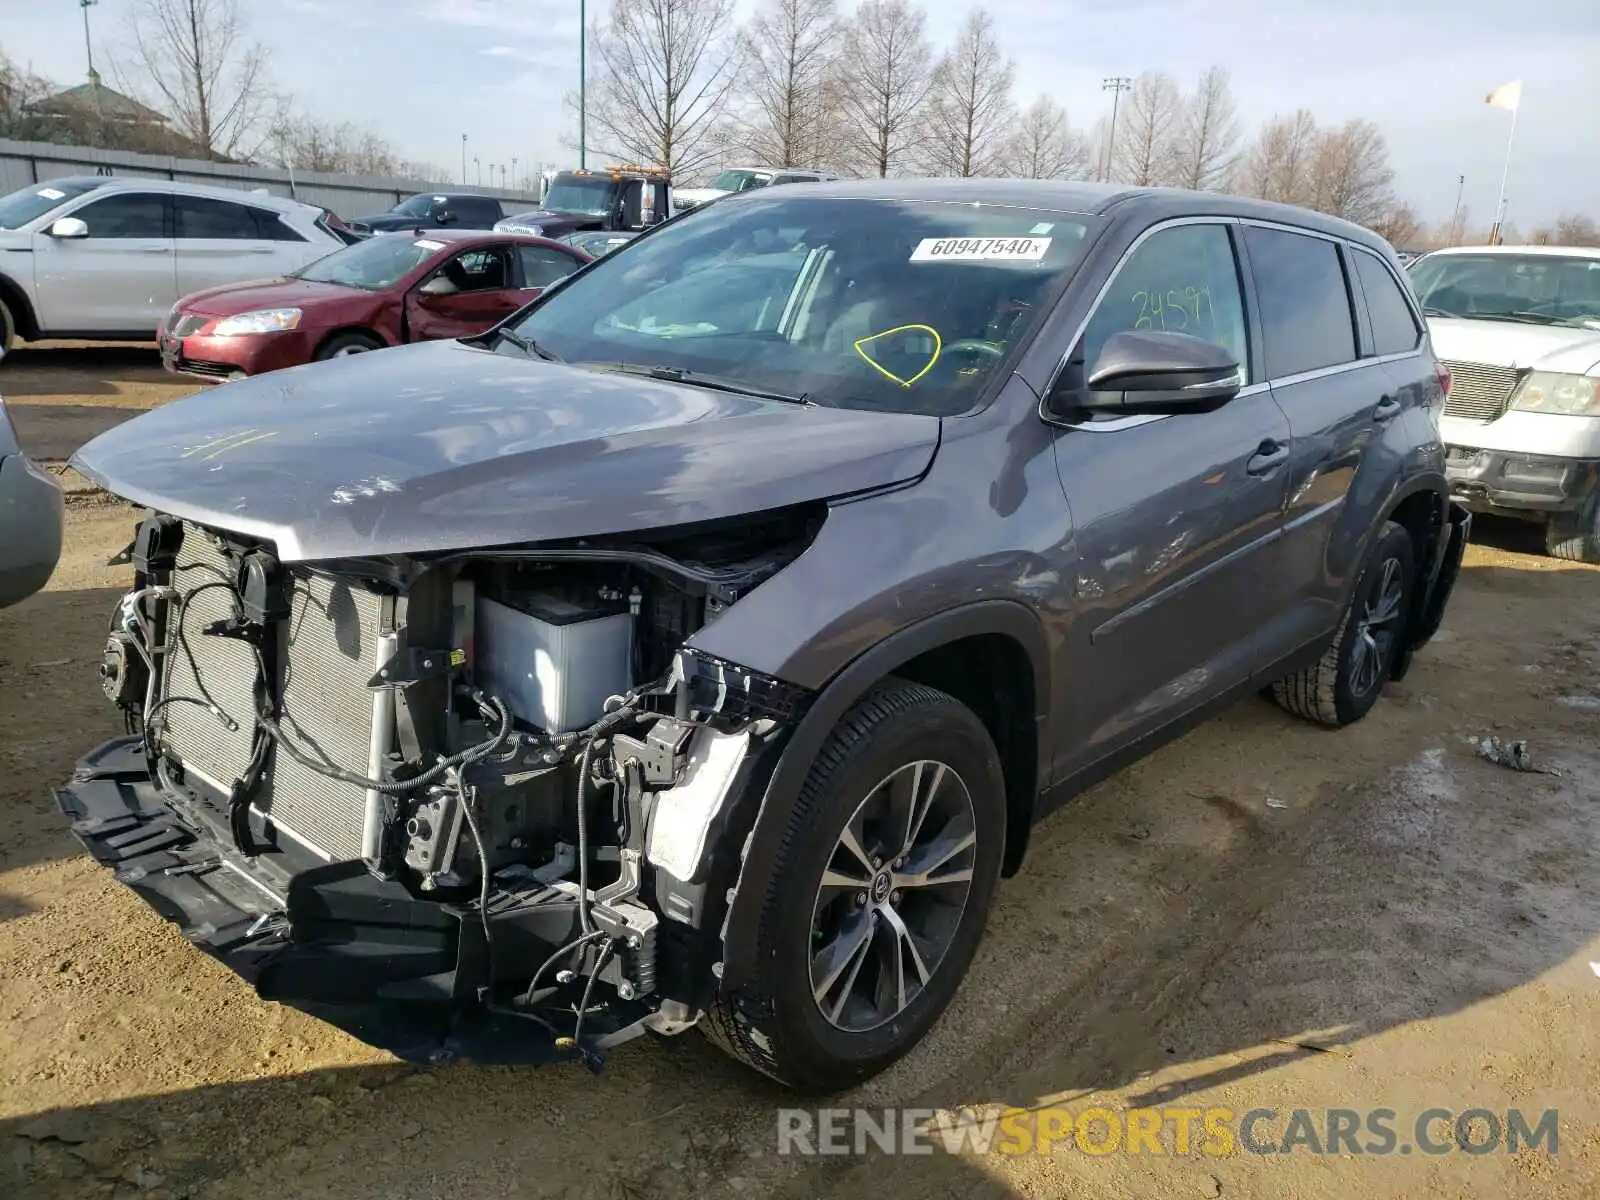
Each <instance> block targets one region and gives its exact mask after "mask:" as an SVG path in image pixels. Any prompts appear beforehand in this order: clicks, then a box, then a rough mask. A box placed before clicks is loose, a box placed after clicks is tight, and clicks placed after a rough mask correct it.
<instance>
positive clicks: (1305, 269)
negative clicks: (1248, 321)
mask: <svg viewBox="0 0 1600 1200" xmlns="http://www.w3.org/2000/svg"><path fill="white" fill-rule="evenodd" d="M1244 236H1245V245H1246V246H1248V247H1249V249H1250V273H1251V274H1252V275H1253V276H1254V277H1255V283H1256V296H1257V299H1258V300H1259V302H1260V305H1261V328H1262V338H1263V342H1264V345H1263V347H1262V349H1263V351H1264V353H1265V356H1266V364H1267V377H1268V378H1269V379H1283V378H1285V377H1287V376H1290V375H1299V374H1301V373H1302V372H1305V371H1317V370H1321V369H1323V368H1325V367H1334V366H1338V365H1340V364H1341V363H1348V362H1354V361H1355V359H1356V326H1355V317H1354V312H1353V310H1352V309H1351V307H1350V291H1349V288H1348V287H1347V285H1346V283H1345V277H1344V266H1343V264H1341V263H1340V261H1339V248H1338V246H1337V245H1335V244H1334V243H1333V242H1331V241H1328V240H1327V239H1326V238H1319V237H1312V236H1310V235H1308V234H1301V233H1291V232H1289V231H1288V230H1283V229H1268V228H1264V227H1262V226H1259V225H1250V226H1246V228H1245V235H1244Z"/></svg>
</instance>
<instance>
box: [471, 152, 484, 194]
mask: <svg viewBox="0 0 1600 1200" xmlns="http://www.w3.org/2000/svg"><path fill="white" fill-rule="evenodd" d="M472 169H473V170H474V171H476V172H477V173H478V186H479V187H482V186H483V164H482V163H481V162H479V161H478V156H477V155H476V154H474V155H473V156H472Z"/></svg>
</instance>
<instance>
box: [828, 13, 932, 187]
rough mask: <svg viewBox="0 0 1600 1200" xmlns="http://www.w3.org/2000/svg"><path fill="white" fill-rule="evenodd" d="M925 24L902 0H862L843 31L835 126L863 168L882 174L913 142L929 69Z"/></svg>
mask: <svg viewBox="0 0 1600 1200" xmlns="http://www.w3.org/2000/svg"><path fill="white" fill-rule="evenodd" d="M925 25H926V18H925V16H924V15H923V12H922V10H921V9H919V8H913V7H911V5H910V4H908V3H907V0H863V3H862V5H861V7H860V8H859V9H857V10H856V15H855V20H854V21H853V22H851V24H850V26H849V28H848V29H847V30H846V32H845V39H844V54H843V57H842V60H841V62H840V66H839V84H838V95H839V105H840V120H841V125H840V128H841V131H842V134H843V144H844V149H845V152H846V154H847V156H848V157H849V158H850V159H851V160H853V164H854V165H855V166H856V167H857V169H859V170H860V171H861V172H862V173H863V174H868V175H877V176H879V177H886V176H887V175H888V174H889V172H890V171H892V170H896V169H898V168H899V167H900V166H901V165H902V164H904V163H905V161H906V160H907V158H909V157H910V156H911V155H912V154H913V153H914V152H915V151H916V150H917V149H918V148H919V144H920V140H921V138H920V134H921V128H922V127H921V110H922V106H923V104H924V103H925V102H926V100H927V98H928V89H929V87H930V84H931V81H932V71H933V68H932V62H933V55H932V52H931V51H930V50H929V49H928V39H927V36H926V35H925V33H924V31H923V30H924V26H925Z"/></svg>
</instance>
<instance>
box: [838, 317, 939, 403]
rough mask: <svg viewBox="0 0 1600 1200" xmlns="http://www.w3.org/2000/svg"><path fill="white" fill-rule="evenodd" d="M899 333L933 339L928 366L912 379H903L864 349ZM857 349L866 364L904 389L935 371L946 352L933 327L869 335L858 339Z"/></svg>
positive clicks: (901, 327)
mask: <svg viewBox="0 0 1600 1200" xmlns="http://www.w3.org/2000/svg"><path fill="white" fill-rule="evenodd" d="M897 333H926V334H927V335H928V336H930V337H931V338H933V353H932V354H931V355H930V356H929V357H928V362H927V365H925V366H924V367H923V368H922V370H920V371H918V372H917V373H916V374H915V375H913V376H912V377H911V378H910V379H902V378H901V377H900V376H898V375H896V374H895V373H894V372H893V371H891V370H889V369H888V368H887V367H885V366H884V365H883V364H881V363H879V362H878V361H877V360H876V359H874V358H873V357H872V355H870V354H868V353H867V352H866V350H864V349H863V348H862V347H864V346H867V345H870V344H871V343H873V342H876V341H879V340H881V339H883V338H886V337H893V336H894V335H895V334H897ZM855 347H856V353H857V354H859V355H860V356H861V361H862V362H864V363H866V364H867V366H869V367H871V368H872V369H873V370H874V371H876V372H877V373H878V374H880V375H882V376H883V377H884V378H885V379H888V380H890V381H891V382H893V383H898V384H899V385H900V386H901V387H903V388H908V387H910V386H911V385H912V384H914V383H916V382H917V381H918V380H919V379H921V378H922V377H923V376H924V375H926V374H927V373H928V372H929V371H931V370H933V365H934V364H935V363H936V362H938V361H939V355H940V354H942V353H943V352H944V341H943V339H941V338H940V337H939V331H938V330H937V329H935V328H934V327H933V326H932V325H896V326H895V327H894V328H893V329H885V330H884V331H883V332H882V333H873V334H868V335H867V336H866V337H864V338H857V339H856V342H855Z"/></svg>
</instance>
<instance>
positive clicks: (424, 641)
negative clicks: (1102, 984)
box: [57, 179, 1471, 1091]
mask: <svg viewBox="0 0 1600 1200" xmlns="http://www.w3.org/2000/svg"><path fill="white" fill-rule="evenodd" d="M1448 386H1449V384H1448V376H1447V375H1446V374H1445V373H1444V372H1443V371H1442V370H1441V369H1440V367H1439V364H1438V362H1437V361H1436V359H1435V358H1434V354H1433V350H1432V347H1431V345H1430V342H1429V336H1428V332H1427V329H1426V327H1425V325H1424V323H1423V317H1422V313H1421V311H1420V310H1419V308H1418V305H1417V302H1416V298H1415V296H1414V295H1413V294H1412V293H1411V291H1410V289H1409V288H1408V286H1407V284H1406V282H1405V277H1404V275H1403V273H1402V272H1401V269H1400V266H1399V264H1398V262H1396V260H1395V256H1394V254H1393V252H1392V250H1391V249H1390V248H1389V246H1388V245H1387V244H1386V243H1385V242H1384V241H1383V240H1382V239H1380V238H1379V237H1377V236H1376V235H1374V234H1372V233H1370V232H1368V231H1366V230H1364V229H1361V228H1359V227H1357V226H1355V225H1353V224H1349V223H1347V222H1344V221H1340V220H1337V219H1334V218H1331V217H1327V216H1324V215H1321V214H1317V213H1311V212H1307V211H1304V210H1300V209H1295V208H1289V207H1285V206H1282V205H1275V204H1268V203H1263V202H1260V201H1252V200H1245V199H1241V198H1237V197H1229V196H1222V195H1216V194H1203V193H1194V192H1181V191H1169V190H1165V189H1155V190H1141V189H1134V188H1127V187H1121V186H1108V185H1092V184H1069V183H1054V182H1043V181H1031V180H977V179H973V180H883V181H879V180H872V181H867V182H856V183H817V184H814V185H807V186H805V187H772V188H764V189H761V190H759V191H754V192H751V193H749V194H745V195H735V196H730V197H727V198H724V199H721V200H718V201H716V202H715V203H714V204H713V205H711V206H709V207H708V208H707V209H705V210H697V214H696V215H690V216H688V218H687V219H675V220H673V221H672V222H670V223H669V224H667V225H664V226H663V227H662V228H660V229H658V230H656V231H654V232H653V233H651V234H650V235H649V236H648V237H644V238H641V239H639V241H638V242H637V243H636V244H634V245H632V246H629V247H628V252H627V253H626V254H616V255H612V256H609V257H607V258H603V259H600V260H599V261H598V262H596V263H594V264H592V265H591V266H590V267H588V268H586V269H584V270H583V271H581V272H579V273H577V274H575V275H573V276H572V277H571V278H570V279H568V280H567V281H566V282H565V283H563V284H562V285H561V286H560V287H557V288H553V289H551V290H550V291H549V292H547V293H546V294H545V295H544V296H542V297H541V298H540V299H539V300H538V301H536V302H535V303H533V304H531V305H529V306H528V308H527V309H526V311H524V312H522V313H519V314H518V315H517V316H515V317H514V318H512V319H510V320H508V321H506V322H504V323H503V324H501V325H500V326H497V327H496V329H495V330H493V331H491V332H490V333H488V334H485V335H483V336H482V337H478V338H471V339H463V340H457V341H441V342H432V343H428V344H424V345H417V346H407V347H403V348H401V349H398V350H393V351H390V352H387V353H384V354H377V355H369V356H366V357H362V358H356V359H353V360H345V361H340V362H336V363H329V364H327V365H326V366H325V367H323V368H321V369H319V370H316V371H308V372H305V373H303V374H301V375H300V376H299V377H298V378H297V380H296V387H295V388H294V396H293V401H294V402H293V403H292V404H285V403H284V402H283V396H282V391H283V389H281V388H279V387H277V386H275V385H274V383H273V382H272V381H271V380H260V381H246V382H244V383H241V384H237V385H234V386H230V387H227V388H224V389H222V390H221V391H220V392H218V393H216V394H214V395H210V396H205V397H197V398H192V399H184V400H178V401H176V402H174V403H171V404H167V405H165V406H163V407H161V408H158V409H156V410H154V411H152V412H150V413H148V414H145V415H142V416H140V417H137V418H135V419H134V420H132V421H129V422H126V423H125V424H122V425H119V426H118V427H116V428H115V429H113V430H111V431H109V432H107V433H104V434H102V435H101V436H100V437H98V438H97V439H96V440H95V441H93V442H91V443H90V444H89V445H88V446H86V447H85V448H84V449H83V450H82V451H81V452H80V453H79V454H78V455H77V457H76V458H75V459H74V465H75V466H76V467H77V468H78V470H79V471H81V472H82V473H83V474H84V475H85V476H87V477H88V478H89V479H91V480H93V481H94V482H95V483H97V484H99V485H100V486H102V487H104V488H106V489H107V490H108V491H110V492H111V493H113V494H114V495H117V496H120V497H123V498H125V499H127V500H130V501H132V502H134V503H136V504H139V505H143V506H148V510H149V511H148V512H147V513H146V515H145V517H144V519H143V521H142V522H141V523H140V525H139V527H138V529H137V536H136V538H135V542H134V549H133V551H132V553H131V555H130V557H131V560H132V565H133V568H134V578H133V580H132V586H133V589H134V590H133V591H132V592H130V594H129V595H128V596H127V597H126V598H124V600H123V601H122V604H123V606H124V607H129V606H131V607H133V608H134V609H136V610H137V611H138V612H140V613H141V614H142V616H143V621H141V622H139V623H123V624H119V625H118V626H117V628H116V629H115V630H114V631H113V640H112V643H111V644H110V645H108V647H107V659H106V661H107V664H108V666H107V669H106V671H105V672H104V674H105V687H106V691H107V693H108V695H110V697H111V698H112V699H113V700H114V701H115V702H116V703H117V704H118V705H119V706H121V707H122V708H123V709H124V710H125V715H126V716H127V717H128V719H129V721H130V723H131V727H132V728H134V729H135V730H137V731H138V732H136V733H135V734H134V735H133V736H131V737H129V738H126V739H122V740H119V741H114V742H111V743H107V744H106V745H104V746H102V747H100V748H99V749H97V750H94V751H92V752H91V753H90V754H89V755H88V757H87V758H86V759H85V760H84V761H83V763H82V765H81V766H80V768H79V769H78V771H77V772H76V774H75V775H74V777H73V778H72V779H71V780H70V781H69V782H66V783H64V784H63V786H62V787H61V788H60V789H59V790H58V792H57V797H58V801H59V804H60V807H61V809H62V811H63V813H64V815H65V816H66V817H67V818H68V819H69V820H70V821H71V822H72V829H73V831H74V833H76V835H77V836H78V837H79V838H80V839H81V840H82V841H83V842H84V843H85V845H86V846H87V847H88V848H89V850H90V851H91V852H92V853H93V854H94V856H95V857H96V858H97V859H98V860H100V861H101V862H103V863H107V864H111V865H114V866H115V867H116V868H117V878H118V879H119V880H122V881H124V882H125V883H126V884H127V885H128V886H130V887H132V888H133V889H134V890H135V891H136V892H138V893H139V894H141V895H142V896H144V897H145V898H146V899H147V900H148V901H150V903H151V904H152V905H154V907H155V908H156V909H157V910H159V911H160V912H161V913H162V914H163V915H165V916H167V917H168V918H169V919H171V920H174V921H177V922H178V923H179V924H180V925H182V926H183V928H184V930H185V932H186V933H187V935H188V936H189V937H190V938H191V939H192V940H193V941H194V942H195V943H196V945H197V946H199V947H201V948H203V949H205V950H207V951H209V952H210V953H212V954H214V955H216V956H217V957H218V958H219V959H221V960H222V961H224V962H226V963H227V964H228V965H229V966H231V967H232V968H233V969H234V970H236V971H238V972H239V973H240V974H241V975H243V976H244V977H245V978H246V979H249V980H250V981H252V982H253V983H254V984H255V986H256V988H257V989H258V991H259V992H260V993H261V994H262V995H264V996H266V997H268V998H271V999H274V1000H278V1001H281V1002H283V1003H287V1004H292V1005H297V1006H300V1007H303V1008H305V1009H307V1010H308V1011H311V1012H314V1013H316V1014H317V1015H318V1016H320V1017H322V1018H323V1019H326V1020H332V1021H336V1022H339V1023H340V1024H341V1025H343V1026H344V1027H345V1028H348V1029H351V1030H352V1031H354V1032H355V1033H356V1034H357V1035H358V1036H361V1037H364V1038H367V1039H370V1040H373V1041H375V1042H376V1043H377V1044H380V1045H384V1046H385V1047H387V1048H389V1049H391V1050H393V1051H394V1052H395V1053H397V1054H399V1055H401V1056H402V1057H407V1058H411V1059H414V1060H416V1061H435V1060H436V1059H437V1057H438V1056H439V1055H449V1054H453V1055H457V1056H460V1057H467V1058H488V1059H490V1060H498V1061H508V1060H515V1059H516V1058H517V1056H518V1055H521V1054H527V1055H528V1056H529V1057H536V1055H537V1053H538V1051H539V1048H541V1047H542V1050H543V1052H544V1055H545V1056H546V1058H549V1057H563V1056H564V1057H566V1058H568V1059H576V1058H577V1057H579V1056H582V1057H583V1058H584V1059H585V1061H587V1062H589V1063H590V1065H593V1066H597V1065H598V1063H599V1056H600V1055H601V1054H602V1053H603V1052H604V1051H605V1049H606V1048H607V1047H608V1046H611V1045H613V1044H615V1043H616V1042H619V1041H622V1040H625V1039H626V1038H628V1037H630V1036H635V1035H638V1034H640V1033H642V1032H644V1031H654V1032H657V1033H660V1034H677V1033H681V1032H683V1031H684V1030H686V1029H688V1028H690V1027H691V1026H693V1025H695V1024H700V1025H701V1026H702V1028H705V1029H706V1031H707V1032H708V1034H709V1035H710V1036H711V1038H712V1039H713V1040H714V1041H715V1042H716V1043H717V1044H718V1045H719V1046H721V1047H723V1048H724V1049H725V1050H727V1051H728V1052H729V1053H731V1054H732V1055H734V1056H736V1057H737V1058H739V1059H740V1060H742V1061H744V1062H746V1063H748V1064H750V1065H752V1066H754V1067H755V1068H756V1069H758V1070H760V1071H762V1072H764V1073H766V1074H767V1075H770V1076H772V1077H773V1078H775V1079H778V1080H780V1081H782V1082H784V1083H787V1084H789V1085H792V1086H796V1087H800V1088H803V1089H805V1090H808V1091H833V1090H837V1089H841V1088H844V1087H847V1086H850V1085H852V1084H854V1083H856V1082H859V1081H860V1080H862V1079H864V1078H867V1077H869V1076H871V1075H873V1074H874V1073H876V1072H878V1071H881V1070H883V1069H884V1068H885V1067H886V1066H887V1065H888V1064H890V1063H891V1062H893V1061H894V1060H896V1059H897V1058H899V1057H900V1056H901V1055H903V1054H905V1053H906V1052H907V1051H909V1050H910V1049H911V1048H912V1047H913V1046H915V1045H916V1044H917V1042H918V1041H919V1040H920V1039H921V1038H922V1037H923V1036H924V1034H926V1033H927V1032H928V1030H929V1029H930V1028H931V1027H932V1025H933V1024H934V1022H935V1021H936V1020H938V1019H939V1016H940V1014H941V1013H942V1012H943V1011H944V1010H945V1008H946V1007H947V1006H948V1005H949V1003H950V1001H951V999H952V998H953V996H954V995H955V993H956V990H957V988H958V986H959V985H960V983H961V980H962V978H963V976H964V975H965V974H966V972H967V969H968V966H969V964H970V963H971V962H972V960H973V957H974V954H975V953H976V951H977V948H978V944H979V941H980V939H981V937H982V934H983V928H984V924H985V922H986V920H987V919H988V916H989V912H990V905H991V901H992V899H993V897H994V894H995V889H996V886H997V883H998V881H999V879H1000V877H1001V876H1002V874H1010V873H1014V872H1016V871H1018V870H1019V869H1020V868H1021V867H1022V866H1023V864H1024V859H1025V853H1026V849H1027V843H1028V837H1029V831H1030V829H1031V827H1032V826H1033V824H1034V823H1035V822H1036V821H1037V820H1039V819H1040V818H1041V817H1042V816H1044V815H1045V814H1047V813H1049V812H1050V811H1051V810H1053V809H1055V808H1056V807H1058V806H1059V805H1061V804H1062V803H1063V802H1065V801H1066V800H1068V799H1070V798H1071V797H1072V796H1073V795H1075V794H1076V793H1078V792H1080V791H1082V790H1083V789H1084V788H1086V787H1088V786H1090V785H1091V784H1093V783H1094V782H1095V781H1097V780H1099V779H1103V778H1105V777H1106V776H1108V775H1109V774H1111V773H1112V772H1113V771H1115V770H1116V769H1118V768H1119V767H1120V766H1122V765H1125V764H1127V763H1129V762H1131V761H1133V760H1135V759H1137V758H1139V757H1140V756H1142V755H1145V754H1148V753H1149V752H1150V751H1151V750H1153V749H1154V748H1156V747H1157V746H1159V745H1161V744H1163V743H1165V742H1168V741H1170V740H1171V739H1173V738H1175V737H1177V736H1178V735H1180V734H1181V733H1184V732H1186V731H1187V730H1189V729H1191V728H1192V727H1193V726H1194V725H1195V724H1196V723H1198V722H1199V721H1200V720H1202V719H1203V718H1205V717H1206V716H1208V715H1210V714H1212V713H1214V712H1216V711H1218V710H1219V709H1220V708H1221V707H1222V706H1223V705H1225V704H1227V703H1230V702H1232V701H1233V700H1235V699H1238V698H1241V697H1246V696H1250V695H1252V694H1255V693H1257V692H1260V691H1262V690H1264V689H1266V690H1270V693H1271V695H1272V696H1273V697H1274V698H1275V699H1276V700H1277V702H1278V703H1279V704H1280V705H1282V706H1283V707H1284V708H1286V709H1288V710H1289V711H1290V712H1292V713H1295V714H1297V715H1299V716H1302V717H1304V718H1307V719H1309V720H1311V721H1314V722H1317V723H1320V724H1323V725H1327V726H1334V727H1338V726H1345V725H1349V724H1350V723H1352V722H1354V721H1358V720H1360V719H1361V718H1363V717H1365V716H1366V715H1367V714H1368V713H1369V712H1371V711H1372V710H1373V709H1374V706H1376V705H1377V704H1378V703H1379V697H1380V695H1381V694H1382V692H1383V690H1384V687H1385V685H1386V684H1387V683H1388V681H1390V680H1392V679H1398V678H1400V677H1401V676H1403V675H1404V674H1405V673H1406V671H1407V669H1408V667H1409V665H1410V663H1411V661H1412V655H1413V652H1414V651H1416V650H1417V648H1418V647H1420V646H1422V645H1423V644H1425V643H1426V642H1427V641H1428V639H1429V638H1430V637H1431V636H1432V634H1433V633H1434V632H1435V630H1436V629H1437V627H1438V625H1439V622H1440V620H1441V618H1442V616H1443V611H1444V608H1445V605H1446V602H1447V599H1448V597H1449V595H1450V593H1451V589H1452V587H1453V585H1454V583H1455V580H1456V578H1457V574H1458V571H1459V566H1460V558H1461V554H1462V551H1463V549H1464V546H1465V543H1466V536H1467V533H1468V531H1469V529H1470V525H1471V518H1470V516H1469V515H1468V514H1467V513H1466V511H1465V510H1464V509H1463V508H1461V506H1459V505H1454V504H1452V503H1451V502H1450V500H1449V491H1448V484H1447V481H1446V476H1445V457H1444V449H1443V446H1442V444H1441V442H1440V437H1439V428H1438V421H1439V411H1440V408H1441V405H1442V404H1443V402H1444V398H1445V395H1446V391H1447V389H1448ZM264 422H270V432H264V431H263V423H264ZM195 446H206V447H210V449H208V450H207V452H206V454H205V455H204V456H203V457H201V456H193V454H192V450H190V449H188V448H192V447H195ZM146 623H148V624H149V626H150V627H151V628H153V629H155V630H165V631H167V632H166V635H165V636H166V638H167V639H168V641H170V640H172V639H173V638H175V639H176V640H177V642H178V643H179V644H180V645H181V646H184V647H186V648H187V653H179V654H173V653H168V654H166V656H165V657H164V658H163V659H162V660H161V666H160V668H159V670H158V672H157V673H156V675H155V677H154V678H153V679H151V678H149V677H148V676H146V675H144V674H143V673H142V672H141V671H140V669H139V668H138V664H139V663H141V662H143V661H144V658H143V654H144V653H145V651H146V650H147V649H148V647H147V646H145V645H144V644H143V642H139V641H138V639H139V638H141V637H143V636H144V635H143V630H144V628H145V624H146ZM129 639H133V643H130V641H129ZM123 664H131V666H130V667H129V668H128V669H124V666H123ZM179 700H184V701H187V702H186V703H178V702H176V701H179ZM1346 749H1347V752H1348V746H1347V748H1346ZM1172 799H1173V803H1175V804H1180V803H1189V802H1188V801H1186V800H1184V798H1183V797H1181V796H1178V797H1174V798H1172ZM1205 919H1207V914H1203V913H1196V914H1195V920H1196V922H1200V921H1203V920H1205ZM179 1002H180V1000H179V998H178V997H176V996H175V997H174V1003H179ZM522 1061H527V1059H526V1058H524V1059H523V1060H522Z"/></svg>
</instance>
